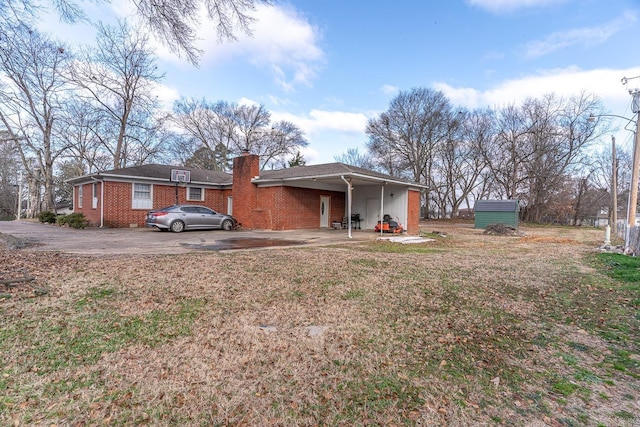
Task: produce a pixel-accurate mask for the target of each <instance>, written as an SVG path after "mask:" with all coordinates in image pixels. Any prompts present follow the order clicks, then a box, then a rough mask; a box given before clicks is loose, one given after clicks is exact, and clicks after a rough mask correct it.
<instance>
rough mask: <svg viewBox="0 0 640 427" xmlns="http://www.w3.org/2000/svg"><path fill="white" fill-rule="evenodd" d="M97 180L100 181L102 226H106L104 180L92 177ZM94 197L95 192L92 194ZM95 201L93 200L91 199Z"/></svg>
mask: <svg viewBox="0 0 640 427" xmlns="http://www.w3.org/2000/svg"><path fill="white" fill-rule="evenodd" d="M91 179H92V180H94V181H95V182H99V183H100V228H104V181H101V180H99V179H96V178H94V177H91ZM91 197H93V194H92V195H91ZM91 203H93V200H92V201H91Z"/></svg>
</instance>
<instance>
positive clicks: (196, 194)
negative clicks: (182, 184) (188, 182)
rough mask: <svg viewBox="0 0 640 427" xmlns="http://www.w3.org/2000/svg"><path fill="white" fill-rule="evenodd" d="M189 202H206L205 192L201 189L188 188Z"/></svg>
mask: <svg viewBox="0 0 640 427" xmlns="http://www.w3.org/2000/svg"><path fill="white" fill-rule="evenodd" d="M187 200H199V201H203V200H204V190H203V189H202V188H201V187H187Z"/></svg>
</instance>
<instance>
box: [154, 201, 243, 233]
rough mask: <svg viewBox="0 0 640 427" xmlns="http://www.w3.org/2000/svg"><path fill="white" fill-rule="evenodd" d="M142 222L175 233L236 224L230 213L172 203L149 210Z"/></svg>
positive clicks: (220, 227)
mask: <svg viewBox="0 0 640 427" xmlns="http://www.w3.org/2000/svg"><path fill="white" fill-rule="evenodd" d="M144 223H145V225H146V226H147V227H156V228H158V229H159V230H160V231H167V230H171V231H173V232H175V233H180V232H181V231H185V230H203V229H207V228H212V229H222V230H233V229H234V228H236V226H237V225H238V222H237V221H236V220H235V218H234V217H232V216H231V215H227V214H221V213H218V212H216V211H214V210H213V209H210V208H208V207H206V206H198V205H174V206H168V207H166V208H162V209H157V210H153V211H149V212H147V217H146V218H145V221H144Z"/></svg>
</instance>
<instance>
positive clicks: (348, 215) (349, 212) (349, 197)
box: [340, 175, 352, 239]
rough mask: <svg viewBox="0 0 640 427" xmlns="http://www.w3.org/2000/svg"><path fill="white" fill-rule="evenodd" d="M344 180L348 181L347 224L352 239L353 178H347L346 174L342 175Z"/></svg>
mask: <svg viewBox="0 0 640 427" xmlns="http://www.w3.org/2000/svg"><path fill="white" fill-rule="evenodd" d="M340 178H342V180H343V181H344V182H346V183H347V224H349V226H348V228H347V229H348V230H349V238H350V239H351V190H352V187H351V179H346V178H345V177H344V175H342V176H340Z"/></svg>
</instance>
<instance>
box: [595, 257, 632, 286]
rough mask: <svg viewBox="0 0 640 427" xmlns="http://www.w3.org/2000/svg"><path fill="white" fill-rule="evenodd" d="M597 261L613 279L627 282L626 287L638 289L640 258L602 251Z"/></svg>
mask: <svg viewBox="0 0 640 427" xmlns="http://www.w3.org/2000/svg"><path fill="white" fill-rule="evenodd" d="M598 262H599V263H600V265H601V266H602V268H603V270H604V271H606V272H607V274H608V275H609V276H610V277H612V278H613V279H616V280H619V281H621V282H625V283H628V284H629V285H628V286H627V287H626V289H629V290H635V291H640V258H639V257H630V256H626V255H620V254H610V253H602V254H599V255H598Z"/></svg>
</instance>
